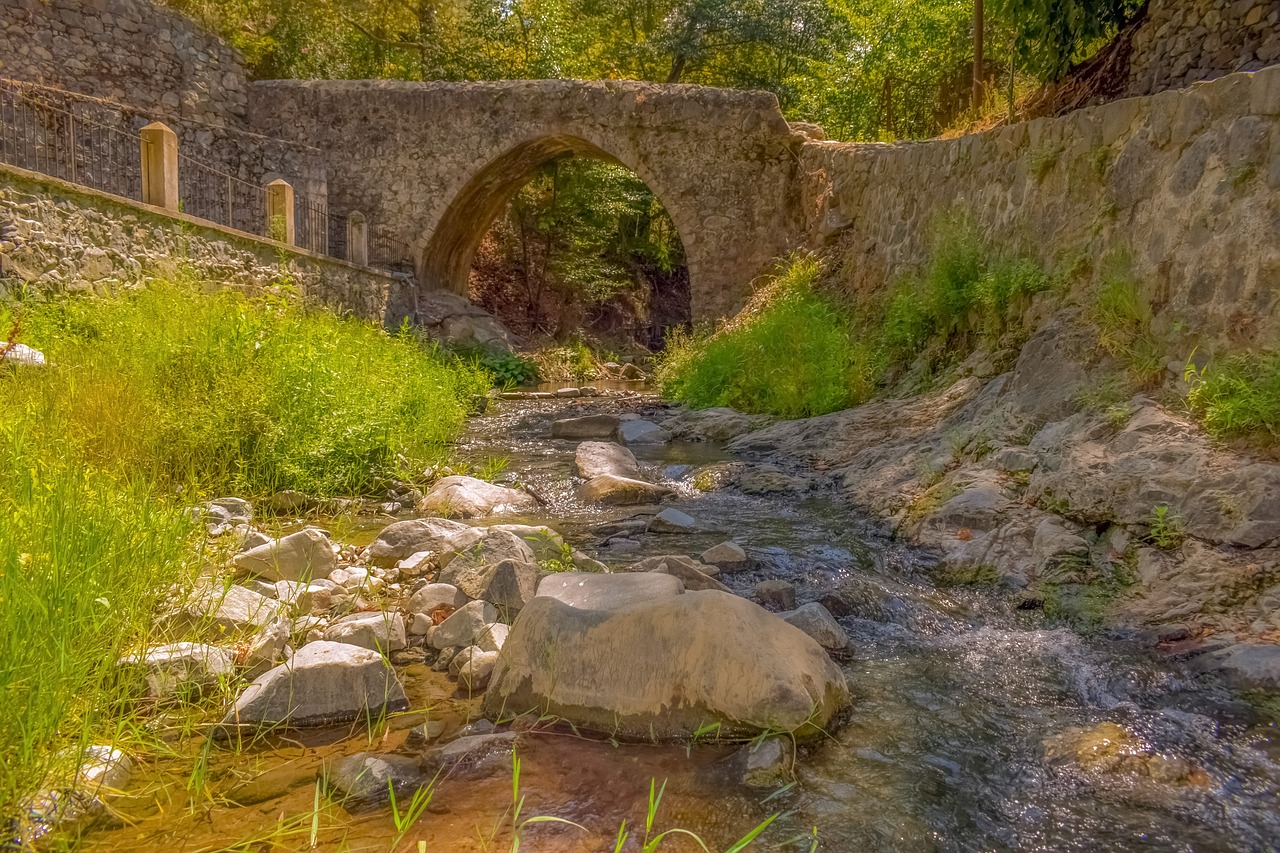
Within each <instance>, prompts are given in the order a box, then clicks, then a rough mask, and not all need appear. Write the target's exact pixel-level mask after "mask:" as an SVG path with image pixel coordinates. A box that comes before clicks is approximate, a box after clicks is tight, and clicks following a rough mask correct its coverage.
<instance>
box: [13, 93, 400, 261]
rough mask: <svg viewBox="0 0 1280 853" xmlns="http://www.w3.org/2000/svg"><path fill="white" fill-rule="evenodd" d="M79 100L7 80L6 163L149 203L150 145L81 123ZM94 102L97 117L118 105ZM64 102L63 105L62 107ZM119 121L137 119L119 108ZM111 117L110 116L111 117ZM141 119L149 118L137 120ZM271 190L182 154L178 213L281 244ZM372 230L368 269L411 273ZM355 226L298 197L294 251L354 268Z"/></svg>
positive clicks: (319, 201)
mask: <svg viewBox="0 0 1280 853" xmlns="http://www.w3.org/2000/svg"><path fill="white" fill-rule="evenodd" d="M75 99H83V96H77V95H75V94H74V93H72V92H65V91H62V90H59V89H53V88H50V87H47V86H42V85H40V84H36V83H27V82H24V81H18V80H9V79H6V78H0V162H3V163H7V164H9V165H11V166H16V167H18V168H20V169H26V170H28V171H31V172H39V173H41V174H44V175H48V176H50V177H53V178H58V179H60V180H64V181H67V182H69V183H73V184H79V185H81V186H86V187H91V188H93V189H97V190H101V191H103V192H108V193H112V194H113V195H118V196H123V197H124V198H129V199H133V200H135V201H142V197H143V192H142V159H143V158H142V153H143V146H144V145H146V144H147V143H146V141H145V140H143V139H141V138H140V136H139V134H138V133H137V132H136V131H135V130H133V129H130V130H122V129H121V128H119V127H110V126H108V125H106V124H102V123H101V122H98V121H94V120H93V119H90V118H88V117H86V116H84V115H78V114H77V113H76V111H75V110H74V109H72V107H71V103H72V101H73V100H75ZM88 100H92V101H93V104H94V106H95V107H97V108H98V109H100V110H101V109H104V108H105V109H107V110H112V109H114V108H115V106H116V105H112V104H109V103H108V102H99V101H97V100H96V99H88ZM57 101H61V102H62V103H61V104H60V103H58V102H57ZM119 109H120V114H121V116H124V115H125V114H126V112H127V113H128V114H129V115H133V113H132V109H131V108H126V107H124V106H123V105H119ZM105 115H110V113H109V112H108V113H106V114H105ZM137 118H142V116H137ZM104 120H105V119H104ZM267 196H268V193H267V189H266V187H265V186H264V182H263V181H259V182H257V183H254V182H252V181H249V180H245V179H243V178H241V177H238V176H236V175H233V174H230V173H229V172H227V171H225V170H224V169H222V168H219V167H217V166H214V165H212V164H210V163H208V162H206V161H204V160H201V159H199V158H197V157H193V156H191V155H189V154H186V153H183V152H182V151H179V153H178V207H179V210H180V211H181V212H183V213H185V214H188V215H190V216H195V217H198V218H200V219H204V220H206V221H209V222H213V223H216V224H219V225H223V226H226V227H228V228H233V229H235V230H237V231H242V232H245V233H248V234H253V235H256V236H259V237H269V238H274V239H281V238H282V237H283V236H284V235H283V234H280V233H273V229H272V227H271V223H269V222H268V221H267ZM373 225H374V224H373V223H371V222H367V221H366V223H365V228H366V233H367V234H368V235H369V237H368V252H367V255H368V257H367V259H366V261H365V263H366V264H367V265H368V266H373V267H381V268H384V269H389V270H412V260H411V255H410V247H409V245H408V244H407V243H405V242H403V241H401V240H397V239H395V238H393V237H389V236H386V235H385V234H382V233H380V232H378V231H377V230H375V228H374V227H373ZM348 242H349V236H348V220H347V217H346V216H342V215H338V214H335V213H333V212H331V211H330V210H329V207H328V203H327V201H326V199H324V198H318V197H315V196H312V195H309V194H307V193H303V192H297V191H295V192H294V244H295V245H296V246H297V247H298V248H301V249H305V250H307V251H310V252H314V253H316V254H322V255H329V256H331V257H335V258H341V259H343V260H351V258H350V255H349V246H348Z"/></svg>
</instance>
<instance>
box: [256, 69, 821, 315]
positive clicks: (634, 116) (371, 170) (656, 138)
mask: <svg viewBox="0 0 1280 853" xmlns="http://www.w3.org/2000/svg"><path fill="white" fill-rule="evenodd" d="M251 94H252V97H251V98H250V104H251V114H250V121H251V123H253V124H255V125H257V126H259V127H267V126H270V127H272V128H274V129H275V132H276V133H284V134H286V135H287V136H289V137H290V138H293V139H295V140H297V141H300V142H306V143H307V144H309V145H314V146H317V147H319V148H322V149H323V150H325V151H326V152H327V153H328V165H329V187H330V195H329V201H330V204H331V206H332V207H333V208H335V209H339V210H344V209H345V210H360V211H361V212H363V213H365V214H366V215H368V216H369V217H370V219H371V220H375V221H377V222H379V223H381V224H382V227H384V228H389V229H390V230H391V233H390V235H389V236H392V237H394V238H396V239H398V240H401V241H403V242H405V243H407V244H409V245H410V246H412V251H413V254H414V257H413V260H414V262H415V266H416V270H417V273H418V278H419V282H420V286H421V287H423V288H425V289H433V288H445V289H449V290H453V291H455V292H459V293H464V294H465V292H466V287H467V278H468V275H469V271H470V268H471V263H472V259H473V257H474V254H475V250H476V248H477V246H478V245H479V242H480V240H481V239H482V238H483V236H484V234H485V233H486V232H487V231H488V229H489V227H490V226H491V225H492V223H493V221H494V219H495V218H496V217H497V216H498V215H500V214H501V212H502V210H503V208H504V206H505V205H506V203H507V201H508V200H509V199H510V198H511V196H512V195H513V194H514V193H515V192H516V191H517V190H518V189H519V188H520V187H521V186H523V185H524V184H525V183H527V182H528V181H529V180H530V179H531V178H532V177H533V176H534V173H535V171H536V170H537V169H538V167H539V166H541V165H542V164H544V163H547V162H550V161H552V160H555V159H557V158H559V157H563V156H566V155H576V156H585V157H594V158H598V159H601V160H604V161H607V162H611V163H616V164H620V165H622V166H625V167H626V168H628V169H630V170H631V171H633V172H635V173H636V175H637V176H638V177H639V178H640V179H641V180H643V181H644V182H645V183H646V184H647V185H648V186H649V188H650V189H651V190H652V191H653V192H654V195H655V196H657V197H658V199H659V200H660V201H661V202H662V204H663V205H664V207H665V208H666V210H667V212H668V213H669V214H670V216H671V218H672V221H673V222H674V224H675V226H676V230H677V231H678V233H679V236H680V239H681V241H682V242H683V244H684V248H685V255H686V258H687V262H688V265H689V276H690V286H691V293H692V298H691V301H692V305H691V308H692V313H693V318H694V319H695V320H714V319H716V318H720V317H725V316H729V315H731V314H733V313H734V312H735V311H736V310H737V309H738V308H740V307H741V306H742V304H743V303H744V302H745V300H746V298H747V296H748V295H749V293H750V286H751V281H752V280H753V279H754V278H755V277H756V276H758V275H759V274H760V273H762V272H764V271H765V270H767V269H768V267H769V265H770V263H771V262H772V261H773V259H775V258H777V257H778V256H779V255H782V254H784V253H785V252H786V251H787V250H788V249H790V248H792V247H793V246H794V245H795V242H796V240H797V238H798V236H799V232H800V225H799V220H800V217H799V212H798V208H797V199H798V193H797V192H796V187H797V185H798V184H797V181H796V172H795V170H796V167H797V162H798V152H799V149H800V146H801V145H802V143H803V138H802V137H800V136H799V135H798V134H795V133H793V132H792V130H791V128H790V127H789V126H788V124H787V123H786V121H785V119H784V118H783V117H782V113H781V111H780V110H779V109H778V104H777V101H776V99H775V98H774V97H773V96H772V95H769V94H765V93H756V92H735V91H728V90H720V89H708V88H703V87H698V86H657V85H652V84H646V83H633V82H615V81H606V82H583V81H569V80H538V81H513V82H499V83H403V82H392V81H267V82H261V83H255V84H252V92H251Z"/></svg>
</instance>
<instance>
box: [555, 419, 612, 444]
mask: <svg viewBox="0 0 1280 853" xmlns="http://www.w3.org/2000/svg"><path fill="white" fill-rule="evenodd" d="M551 437H552V438H572V439H577V440H583V439H593V438H595V439H604V440H606V441H607V440H612V439H615V438H617V437H618V416H617V415H585V416H583V417H580V418H565V419H563V420H558V421H556V422H555V423H553V424H551Z"/></svg>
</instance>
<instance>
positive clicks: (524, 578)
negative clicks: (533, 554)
mask: <svg viewBox="0 0 1280 853" xmlns="http://www.w3.org/2000/svg"><path fill="white" fill-rule="evenodd" d="M450 568H452V564H451V566H450ZM441 574H442V575H443V572H442V573H441ZM538 576H539V570H538V567H537V566H535V565H534V564H533V563H524V562H517V561H516V560H501V561H499V562H497V563H492V564H490V565H487V566H479V567H476V568H471V567H467V568H466V569H465V570H464V571H462V572H456V573H451V574H450V576H449V581H450V582H452V583H453V584H455V585H456V586H457V587H458V589H459V590H461V591H462V592H463V593H465V594H466V595H467V596H468V597H469V598H472V599H477V600H480V601H487V602H489V603H490V604H492V605H493V606H494V607H497V608H498V610H499V612H502V613H507V614H510V615H514V614H516V613H518V612H520V608H522V607H524V606H525V605H526V604H527V603H528V602H529V599H531V598H533V596H534V593H535V592H536V591H537V588H538Z"/></svg>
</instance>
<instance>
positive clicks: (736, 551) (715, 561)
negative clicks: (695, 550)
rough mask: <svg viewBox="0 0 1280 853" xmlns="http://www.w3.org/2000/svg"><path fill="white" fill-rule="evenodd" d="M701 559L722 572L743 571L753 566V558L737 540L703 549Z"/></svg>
mask: <svg viewBox="0 0 1280 853" xmlns="http://www.w3.org/2000/svg"><path fill="white" fill-rule="evenodd" d="M699 559H701V560H702V562H704V563H707V564H708V565H712V566H715V567H716V568H718V569H720V571H722V572H743V571H746V570H747V569H749V568H751V559H750V558H749V557H748V556H747V552H746V550H745V549H744V548H743V547H742V546H741V545H739V544H738V543H737V542H721V543H720V544H719V545H716V546H715V547H712V548H708V549H707V550H705V551H703V552H702V556H701V557H700V558H699Z"/></svg>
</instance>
